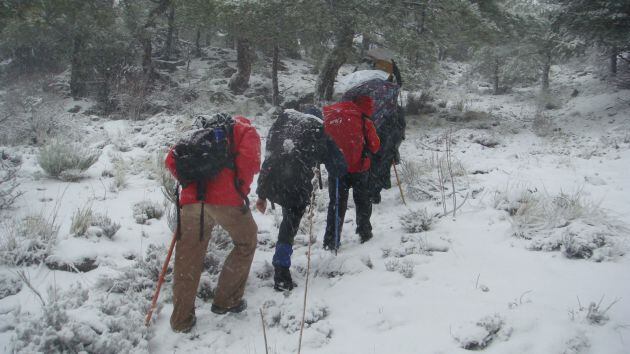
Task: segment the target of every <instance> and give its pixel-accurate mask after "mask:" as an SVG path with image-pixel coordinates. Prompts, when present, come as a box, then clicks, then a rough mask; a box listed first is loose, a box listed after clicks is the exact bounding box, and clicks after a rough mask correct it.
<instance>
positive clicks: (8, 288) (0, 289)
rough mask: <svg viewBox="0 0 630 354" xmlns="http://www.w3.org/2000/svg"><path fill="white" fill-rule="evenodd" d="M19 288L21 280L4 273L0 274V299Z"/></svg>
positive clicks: (14, 292)
mask: <svg viewBox="0 0 630 354" xmlns="http://www.w3.org/2000/svg"><path fill="white" fill-rule="evenodd" d="M20 290H22V280H20V279H19V278H17V277H15V276H11V275H9V274H6V273H3V274H2V275H0V300H2V299H4V298H5V297H7V296H11V295H15V294H17V293H19V292H20Z"/></svg>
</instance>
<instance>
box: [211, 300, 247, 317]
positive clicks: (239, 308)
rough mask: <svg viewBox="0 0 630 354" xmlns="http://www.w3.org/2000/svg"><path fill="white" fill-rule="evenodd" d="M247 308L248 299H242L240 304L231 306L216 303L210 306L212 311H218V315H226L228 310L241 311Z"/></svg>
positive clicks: (232, 311)
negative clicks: (226, 306) (225, 306)
mask: <svg viewBox="0 0 630 354" xmlns="http://www.w3.org/2000/svg"><path fill="white" fill-rule="evenodd" d="M246 308H247V301H245V300H241V301H240V302H239V303H238V304H236V305H235V306H232V307H229V308H223V307H220V306H217V305H215V304H212V307H210V311H212V312H213V313H216V314H217V315H225V314H226V313H228V312H231V313H241V312H243V311H245V309H246Z"/></svg>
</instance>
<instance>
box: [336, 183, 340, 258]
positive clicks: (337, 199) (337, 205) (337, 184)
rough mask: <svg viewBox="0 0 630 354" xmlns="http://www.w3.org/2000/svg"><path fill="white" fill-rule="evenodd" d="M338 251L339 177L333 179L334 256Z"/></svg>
mask: <svg viewBox="0 0 630 354" xmlns="http://www.w3.org/2000/svg"><path fill="white" fill-rule="evenodd" d="M338 250H339V177H337V178H336V179H335V256H336V255H337V251H338Z"/></svg>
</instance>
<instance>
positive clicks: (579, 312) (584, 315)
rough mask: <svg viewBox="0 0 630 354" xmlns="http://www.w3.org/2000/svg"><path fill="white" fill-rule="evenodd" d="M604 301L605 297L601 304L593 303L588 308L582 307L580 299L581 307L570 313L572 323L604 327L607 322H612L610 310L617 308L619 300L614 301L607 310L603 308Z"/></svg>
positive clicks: (600, 301)
mask: <svg viewBox="0 0 630 354" xmlns="http://www.w3.org/2000/svg"><path fill="white" fill-rule="evenodd" d="M603 301H604V297H603V296H602V298H601V299H600V300H599V302H597V303H596V302H594V301H591V302H590V303H589V304H588V307H584V306H582V304H581V303H580V302H579V299H578V305H579V306H578V308H577V309H572V310H570V311H569V317H570V318H571V320H572V321H578V320H580V321H584V322H586V323H588V324H590V325H598V326H601V325H604V324H606V322H608V321H609V320H610V317H609V316H608V311H610V309H611V308H612V307H613V306H615V304H616V303H617V302H618V301H619V299H616V300H614V301H612V302H611V303H610V304H608V306H606V307H605V308H604V307H602V302H603Z"/></svg>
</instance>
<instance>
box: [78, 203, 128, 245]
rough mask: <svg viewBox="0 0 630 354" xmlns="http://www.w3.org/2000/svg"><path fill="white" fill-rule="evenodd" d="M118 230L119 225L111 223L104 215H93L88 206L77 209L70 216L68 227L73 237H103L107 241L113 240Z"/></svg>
mask: <svg viewBox="0 0 630 354" xmlns="http://www.w3.org/2000/svg"><path fill="white" fill-rule="evenodd" d="M119 229H120V224H117V223H115V222H112V220H111V219H110V218H109V217H107V216H106V215H102V214H98V213H94V212H93V211H92V207H91V206H89V205H88V206H85V207H83V208H82V209H77V211H76V212H75V213H74V214H73V215H72V222H71V225H70V232H71V233H73V234H74V235H75V236H89V235H93V236H96V237H101V236H105V237H107V238H109V239H111V238H113V237H114V235H115V234H116V232H117V231H118V230H119Z"/></svg>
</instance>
